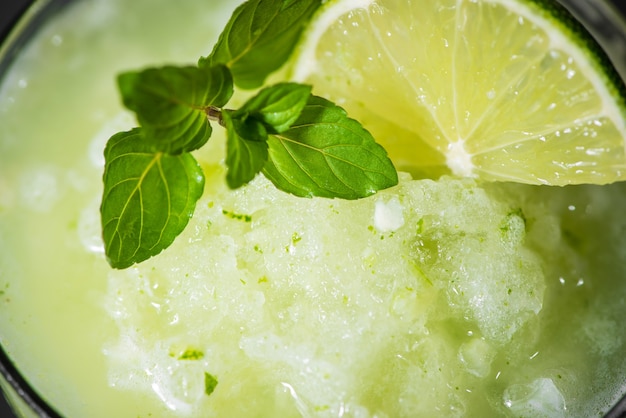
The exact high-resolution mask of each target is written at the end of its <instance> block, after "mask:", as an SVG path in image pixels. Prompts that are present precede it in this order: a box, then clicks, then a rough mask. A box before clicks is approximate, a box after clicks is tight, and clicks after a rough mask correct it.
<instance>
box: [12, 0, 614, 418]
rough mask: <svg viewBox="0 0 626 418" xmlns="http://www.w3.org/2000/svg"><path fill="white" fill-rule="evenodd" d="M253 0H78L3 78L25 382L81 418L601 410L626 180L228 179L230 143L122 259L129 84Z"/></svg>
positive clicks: (607, 381) (210, 36) (180, 57)
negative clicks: (157, 227) (110, 242)
mask: <svg viewBox="0 0 626 418" xmlns="http://www.w3.org/2000/svg"><path fill="white" fill-rule="evenodd" d="M236 3H237V2H228V3H227V2H219V3H218V2H211V3H210V4H208V3H206V2H202V1H198V0H185V1H179V2H176V3H171V2H166V1H164V0H160V1H158V2H157V1H154V0H151V1H147V0H142V1H134V2H133V3H132V6H129V5H128V4H125V3H122V2H121V0H117V1H110V0H106V1H105V0H90V1H86V2H82V3H80V4H78V5H76V6H74V7H73V8H71V9H69V10H68V11H67V13H65V14H64V15H63V16H61V17H60V18H58V19H57V20H56V21H55V22H54V24H53V25H50V26H48V27H46V28H44V30H43V31H42V33H41V34H40V36H39V38H38V40H37V41H36V42H35V43H33V44H32V45H31V46H30V47H29V48H28V49H27V50H25V51H24V53H23V54H22V55H21V57H20V59H19V61H18V62H17V63H16V65H15V66H14V68H13V69H12V71H11V73H10V74H9V75H8V77H7V78H6V79H5V80H4V83H3V85H2V90H0V330H1V334H0V337H1V338H2V343H3V345H4V346H5V347H6V348H7V349H8V350H9V352H10V354H11V355H12V357H13V358H14V360H15V361H16V362H17V364H19V366H20V368H21V370H22V371H23V373H24V374H25V375H26V376H27V377H28V379H29V381H30V382H31V383H32V384H33V385H34V386H35V387H37V389H38V390H39V391H40V392H41V393H42V394H44V396H45V397H46V398H47V399H49V400H50V401H51V403H52V404H54V405H55V406H56V407H57V409H58V410H59V411H60V412H62V413H63V414H64V415H67V416H68V417H74V416H89V417H99V416H101V417H110V416H115V417H150V416H152V417H157V416H158V417H167V416H217V417H222V416H262V417H269V416H280V417H300V416H305V417H308V416H319V417H336V416H351V417H374V416H376V417H416V416H424V417H431V416H476V417H481V416H493V415H505V416H506V415H508V416H533V417H534V416H540V411H539V409H537V408H541V411H543V412H545V413H546V414H547V416H566V415H568V416H569V415H572V416H592V415H596V416H598V415H601V413H602V411H606V409H608V407H609V406H610V405H611V404H612V403H614V402H615V401H616V400H617V398H618V397H619V396H620V394H621V392H623V387H624V385H625V384H626V382H625V380H626V358H624V356H623V353H624V352H625V350H626V347H625V343H626V341H625V340H626V333H624V330H625V326H624V325H623V312H624V311H625V309H626V306H625V304H626V286H624V285H623V283H624V277H626V263H625V261H626V242H625V240H626V238H625V237H626V220H625V219H624V217H623V215H622V210H621V208H623V207H626V186H624V185H613V186H608V187H567V188H543V187H528V186H519V185H510V184H494V185H487V186H481V185H478V184H476V183H475V182H473V181H470V180H452V179H443V180H441V181H438V182H433V181H411V180H409V179H407V178H404V179H403V181H402V182H401V184H400V186H399V187H397V188H395V189H393V190H389V191H385V192H382V193H380V194H378V195H376V196H374V197H372V198H370V199H365V200H361V201H357V202H344V201H331V200H324V199H312V200H309V199H297V198H293V197H291V196H288V195H285V194H283V193H281V192H278V191H276V190H275V189H274V188H273V187H272V186H271V185H269V183H268V182H266V181H265V180H263V179H262V178H260V179H257V180H256V181H255V182H253V184H251V185H250V186H249V187H247V188H245V189H242V190H239V191H236V192H232V191H229V190H228V189H227V188H226V187H225V185H224V184H225V183H224V175H225V172H224V168H223V166H222V165H221V160H222V158H223V149H222V145H223V139H222V138H220V137H214V138H212V139H211V144H210V146H209V147H208V148H207V149H205V150H202V151H201V153H199V154H198V155H197V157H198V159H199V161H201V163H202V165H203V167H204V169H205V172H206V175H207V189H206V191H205V196H204V198H203V200H201V201H200V202H199V203H198V209H197V211H196V215H195V217H194V218H193V220H192V221H191V223H190V225H189V227H188V228H187V230H186V231H185V232H184V234H183V235H182V236H181V237H180V238H179V239H178V240H177V241H176V243H175V244H174V245H173V246H172V247H171V248H170V249H168V250H166V251H165V252H163V253H162V254H161V255H159V256H158V257H156V258H154V259H151V260H149V261H148V262H146V263H144V264H142V265H140V266H139V267H136V268H131V269H128V270H125V271H112V270H111V269H110V268H109V267H108V265H107V264H106V261H105V260H104V256H103V254H102V245H101V242H100V239H99V233H100V230H99V227H100V226H99V214H98V205H99V199H100V194H101V189H102V186H101V174H102V160H101V159H102V157H101V154H102V148H103V147H104V143H105V141H106V140H107V139H108V137H109V136H110V135H111V134H113V133H115V132H117V131H119V130H124V129H128V128H130V127H132V126H134V124H135V123H134V121H133V120H132V117H131V116H129V115H128V114H126V113H123V111H122V110H121V105H120V103H119V98H118V95H117V91H116V89H115V79H114V76H115V74H117V73H118V72H120V71H123V70H126V69H135V68H138V67H143V66H147V65H158V64H165V63H184V62H190V63H192V62H194V61H195V59H196V58H198V57H199V56H201V55H206V54H207V53H208V52H209V51H210V49H211V47H212V45H213V43H214V41H215V39H216V37H217V35H218V33H217V32H218V31H219V30H221V28H222V26H223V24H224V21H225V19H226V18H227V16H229V14H230V11H231V10H232V8H234V7H235V6H236V5H237V4H236ZM216 10H218V12H216ZM218 130H219V128H216V131H218ZM207 374H208V375H209V376H211V377H214V378H216V379H217V382H218V383H217V385H216V386H215V387H214V388H212V387H208V386H210V385H209V384H207V381H210V379H209V378H207ZM208 389H214V390H213V391H212V392H211V390H208ZM207 392H209V393H210V395H208V394H207ZM341 414H343V415H341Z"/></svg>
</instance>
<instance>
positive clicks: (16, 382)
mask: <svg viewBox="0 0 626 418" xmlns="http://www.w3.org/2000/svg"><path fill="white" fill-rule="evenodd" d="M72 1H73V0H49V1H44V2H43V3H42V2H37V1H36V0H30V1H28V2H27V3H26V4H25V5H24V6H23V8H22V9H21V10H20V11H19V12H18V13H17V15H16V17H15V18H14V19H12V20H11V21H10V22H9V24H8V26H7V27H6V28H2V30H0V80H2V79H3V77H4V75H5V73H6V72H7V71H8V70H9V68H10V67H11V65H12V64H13V61H14V60H15V57H16V56H17V54H18V53H19V51H20V49H21V48H22V47H23V46H24V45H26V44H27V43H28V42H29V40H30V39H32V37H33V35H34V34H35V33H36V32H37V31H38V30H39V28H40V27H41V24H42V23H43V22H44V21H45V20H47V19H49V18H50V16H51V15H53V14H56V13H58V12H59V11H61V10H62V9H63V8H65V7H66V6H67V5H68V4H70V3H71V2H72ZM618 1H619V0H618ZM609 4H610V6H612V7H614V8H616V9H617V10H618V13H616V14H617V15H620V14H621V16H620V17H621V20H622V22H626V17H625V16H624V14H623V12H624V7H623V5H620V7H619V8H617V7H616V6H615V0H611V1H609ZM39 6H40V7H39ZM620 12H621V13H620ZM0 375H2V376H3V377H4V379H5V380H6V381H7V383H8V384H9V385H10V386H11V387H12V388H13V390H14V391H15V392H16V394H17V395H18V396H20V397H21V399H22V400H23V401H24V402H25V403H26V404H27V405H28V406H29V407H30V408H31V410H32V412H33V413H35V414H37V415H38V416H39V417H40V418H63V416H62V415H61V414H59V413H58V412H57V411H56V410H55V409H54V408H52V406H50V405H49V404H48V402H47V401H46V400H45V399H44V398H42V397H41V396H40V395H39V394H38V393H37V391H36V390H35V389H34V388H33V387H32V386H31V385H30V384H29V383H28V381H27V380H26V379H25V378H24V377H23V376H22V374H21V373H20V372H19V370H18V369H17V367H16V366H15V365H14V364H13V361H12V360H11V359H10V357H9V355H8V354H7V353H6V351H5V350H4V348H3V346H2V341H0ZM0 395H4V396H5V398H6V395H5V394H3V393H2V389H0ZM8 403H9V405H11V402H10V400H9V402H8ZM604 418H626V393H625V394H624V396H623V397H622V398H621V399H620V400H619V401H618V402H617V403H616V404H615V405H614V406H613V407H612V408H611V409H610V410H609V411H608V412H607V413H606V415H604Z"/></svg>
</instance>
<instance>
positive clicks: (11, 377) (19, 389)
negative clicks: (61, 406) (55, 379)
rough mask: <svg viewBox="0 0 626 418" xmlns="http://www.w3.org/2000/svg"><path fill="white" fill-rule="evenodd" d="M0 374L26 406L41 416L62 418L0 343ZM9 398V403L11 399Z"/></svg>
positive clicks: (42, 417)
mask: <svg viewBox="0 0 626 418" xmlns="http://www.w3.org/2000/svg"><path fill="white" fill-rule="evenodd" d="M0 374H1V375H2V376H3V377H4V378H5V379H6V381H7V383H8V384H9V385H11V387H12V388H13V390H14V391H15V392H16V394H17V395H18V396H19V397H20V398H21V399H22V400H23V401H24V402H25V403H26V404H27V405H28V407H29V408H30V409H31V410H32V412H34V413H35V414H37V415H38V416H39V417H41V418H62V416H61V415H60V414H59V413H58V412H57V411H56V410H55V409H54V408H52V407H51V406H50V405H49V403H48V402H47V401H46V400H45V399H43V398H42V397H41V396H40V395H39V394H38V393H37V391H36V390H34V389H33V387H32V386H31V385H30V384H29V383H28V382H27V381H26V379H24V377H23V376H22V375H21V373H20V372H19V370H17V368H16V367H15V365H14V364H13V362H12V361H11V359H10V358H9V356H8V354H7V353H6V352H5V351H4V348H3V347H2V344H0ZM8 400H9V405H11V401H10V399H8Z"/></svg>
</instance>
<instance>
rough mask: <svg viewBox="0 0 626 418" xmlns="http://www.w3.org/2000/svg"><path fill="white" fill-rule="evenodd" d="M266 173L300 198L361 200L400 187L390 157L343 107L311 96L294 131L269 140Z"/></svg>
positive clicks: (264, 170) (295, 124)
mask: <svg viewBox="0 0 626 418" xmlns="http://www.w3.org/2000/svg"><path fill="white" fill-rule="evenodd" d="M268 145H269V160H268V161H267V163H266V164H265V166H264V167H263V173H264V174H265V176H266V177H267V178H269V179H270V180H271V181H272V182H273V183H274V185H276V187H277V188H279V189H281V190H283V191H286V192H289V193H292V194H294V195H296V196H302V197H311V196H321V197H330V198H334V197H339V198H343V199H359V198H362V197H366V196H369V195H371V194H373V193H375V192H376V191H378V190H381V189H385V188H387V187H391V186H394V185H396V184H397V183H398V175H397V172H396V170H395V168H394V166H393V163H392V162H391V160H390V159H389V158H388V157H387V152H386V151H385V150H384V148H383V147H381V146H380V145H379V144H377V143H376V142H375V141H374V138H373V137H372V135H371V134H370V133H369V132H368V131H367V130H366V129H365V128H363V127H362V126H361V124H359V123H358V122H357V121H355V120H354V119H350V118H348V116H347V115H346V112H345V111H344V110H343V109H342V108H341V107H339V106H337V105H335V104H333V103H332V102H329V101H328V100H326V99H323V98H321V97H316V96H311V97H310V99H309V101H308V103H307V105H306V106H305V107H304V109H303V110H302V113H301V114H300V117H299V118H298V120H297V121H296V122H295V123H294V124H293V125H292V126H291V128H290V129H289V130H287V131H285V132H283V133H281V134H278V135H270V136H269V138H268Z"/></svg>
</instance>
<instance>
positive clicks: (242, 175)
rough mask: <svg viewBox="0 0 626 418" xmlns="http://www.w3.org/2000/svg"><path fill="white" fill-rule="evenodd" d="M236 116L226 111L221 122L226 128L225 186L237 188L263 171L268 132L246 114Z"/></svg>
mask: <svg viewBox="0 0 626 418" xmlns="http://www.w3.org/2000/svg"><path fill="white" fill-rule="evenodd" d="M242 116H243V117H235V114H234V113H231V112H228V111H225V112H223V113H222V120H223V122H224V126H225V128H226V141H227V143H226V166H227V167H228V171H227V173H226V183H227V184H228V187H230V188H231V189H236V188H238V187H241V186H243V185H244V184H246V183H248V182H250V181H251V180H252V179H253V178H254V176H256V175H257V174H258V173H260V172H261V170H262V169H263V166H264V165H265V162H266V161H267V158H268V152H267V131H266V129H265V126H264V125H263V124H262V123H261V122H259V121H258V120H256V119H254V118H250V117H246V116H247V115H245V114H244V115H242Z"/></svg>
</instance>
